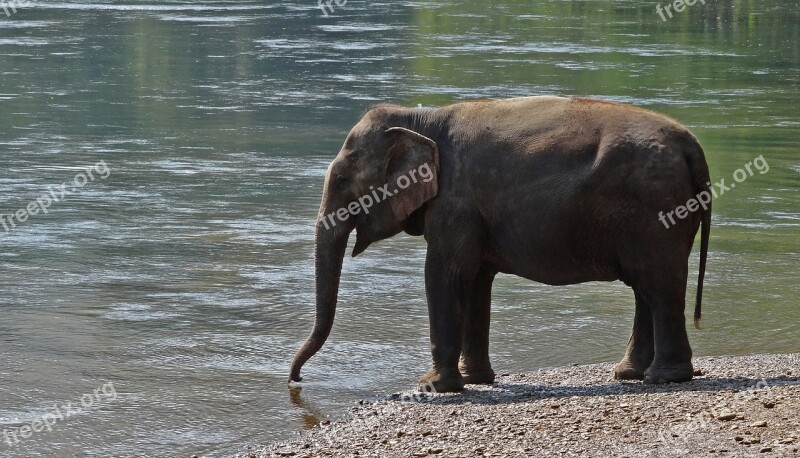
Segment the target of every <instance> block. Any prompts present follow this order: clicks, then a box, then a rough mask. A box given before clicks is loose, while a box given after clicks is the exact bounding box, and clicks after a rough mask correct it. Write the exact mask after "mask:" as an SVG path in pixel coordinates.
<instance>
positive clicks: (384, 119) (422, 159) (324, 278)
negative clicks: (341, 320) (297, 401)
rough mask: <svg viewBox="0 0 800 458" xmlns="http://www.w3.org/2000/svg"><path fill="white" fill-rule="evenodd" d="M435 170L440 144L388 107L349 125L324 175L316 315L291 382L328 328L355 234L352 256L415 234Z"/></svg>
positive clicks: (433, 186)
mask: <svg viewBox="0 0 800 458" xmlns="http://www.w3.org/2000/svg"><path fill="white" fill-rule="evenodd" d="M393 124H394V125H393ZM438 171H439V151H438V148H437V145H436V143H435V142H434V141H433V140H431V139H430V138H428V137H426V136H424V135H422V134H419V133H417V132H415V131H413V130H410V129H408V128H405V127H400V126H398V125H397V124H396V121H395V122H392V120H391V118H390V117H389V116H387V115H386V112H385V111H384V109H381V108H378V109H373V110H371V111H370V112H369V113H367V114H366V115H365V116H364V117H363V118H362V119H361V121H360V122H359V123H358V124H357V125H356V126H355V127H353V129H352V130H351V131H350V133H349V134H348V136H347V139H346V140H345V142H344V145H343V146H342V149H341V150H340V151H339V154H338V155H337V156H336V159H334V160H333V162H332V163H331V165H330V166H329V167H328V172H327V174H326V175H325V184H324V190H323V194H322V203H321V205H320V209H319V214H318V216H317V225H316V241H315V255H316V259H315V274H316V313H317V315H316V320H315V322H314V329H313V331H312V332H311V335H310V336H309V337H308V339H307V340H306V342H305V344H304V345H303V347H302V348H300V350H299V351H298V352H297V354H296V355H295V357H294V361H293V363H292V369H291V374H290V376H289V379H290V380H292V381H300V380H302V378H301V377H300V369H301V368H302V366H303V364H305V362H306V361H307V360H308V359H309V358H311V357H312V356H313V355H314V354H315V353H316V352H317V351H318V350H319V349H320V348H321V347H322V345H323V344H324V343H325V340H326V339H327V338H328V335H329V334H330V331H331V328H332V326H333V318H334V314H335V312H336V299H337V295H338V292H339V277H340V274H341V270H342V260H343V258H344V253H345V249H346V247H347V239H348V236H349V234H350V232H352V230H353V229H355V230H356V234H357V235H356V244H355V247H354V249H353V256H357V255H358V254H359V253H361V252H362V251H364V250H365V249H366V248H367V247H368V246H369V245H370V244H371V243H372V242H375V241H378V240H382V239H385V238H387V237H391V236H393V235H395V234H397V233H398V232H400V231H402V230H404V229H406V230H408V231H409V232H417V233H418V232H419V229H417V228H415V229H413V230H410V229H409V227H408V226H409V219H410V217H411V216H412V215H418V214H419V212H418V210H421V207H423V205H424V204H425V203H426V202H427V201H429V200H430V199H432V198H433V197H434V196H436V194H437V192H438ZM415 212H416V213H415ZM415 219H420V218H416V217H415Z"/></svg>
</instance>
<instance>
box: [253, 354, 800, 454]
mask: <svg viewBox="0 0 800 458" xmlns="http://www.w3.org/2000/svg"><path fill="white" fill-rule="evenodd" d="M693 364H694V365H695V367H702V368H703V371H702V372H703V374H704V375H703V377H702V378H697V379H694V380H692V381H691V382H687V383H682V384H669V385H644V384H641V383H638V382H622V383H620V382H616V381H613V380H610V377H609V375H610V374H611V370H612V367H613V364H593V365H586V366H577V367H571V366H570V367H566V368H552V369H541V370H539V371H536V372H534V373H530V374H519V375H517V374H515V375H513V376H512V377H508V378H505V377H503V378H501V377H498V381H497V383H495V384H494V385H493V386H486V385H481V386H478V385H469V386H467V387H466V389H465V391H464V392H463V393H460V394H449V393H448V394H432V395H430V396H429V397H427V398H426V400H425V402H424V403H419V402H402V399H403V398H404V396H405V397H407V394H408V393H410V392H411V391H409V392H406V393H401V394H399V395H397V396H394V397H386V398H385V400H383V401H374V402H370V403H369V404H367V403H366V402H365V403H363V404H360V405H359V406H356V407H355V408H354V410H353V411H352V413H351V416H350V417H351V418H350V419H349V420H345V421H335V422H332V423H330V424H329V425H327V426H325V427H324V428H315V429H312V430H309V431H307V432H305V433H303V435H302V436H301V438H300V439H299V440H298V441H296V442H288V443H282V444H272V445H266V446H262V447H259V448H258V449H257V450H254V451H248V452H247V453H246V454H244V455H243V458H267V457H278V456H309V457H314V458H316V457H339V456H356V455H357V456H359V457H376V458H377V457H380V458H383V457H401V456H420V457H424V456H428V457H430V456H437V457H438V456H470V457H473V456H484V457H489V456H496V457H505V456H620V457H621V456H628V457H637V456H654V452H655V453H656V454H657V456H687V457H688V456H698V455H704V454H708V453H713V454H714V455H713V456H719V457H724V456H737V457H738V456H751V455H752V454H754V453H758V452H760V453H770V454H771V455H774V456H795V457H798V458H800V445H798V443H797V442H798V440H797V436H798V434H797V432H798V431H800V416H798V415H797V412H798V411H800V373H798V374H797V375H793V376H791V377H789V378H782V379H781V383H780V384H773V383H772V381H773V380H775V378H776V377H777V376H776V375H775V374H785V373H787V371H788V370H789V369H790V368H796V367H800V353H793V354H786V355H753V356H744V357H714V358H696V359H695V360H693ZM794 372H798V371H794ZM762 379H764V380H767V381H768V382H769V383H770V386H769V390H768V391H767V390H763V388H757V387H752V386H750V385H752V384H753V383H754V382H753V381H754V380H762ZM759 389H761V390H763V392H762V391H759ZM742 393H747V394H746V395H742ZM392 399H395V400H392ZM356 402H357V400H354V403H356ZM759 404H761V405H763V406H764V408H765V409H760V408H758V409H757V410H755V411H754V410H753V407H754V406H758V405H759ZM767 409H768V410H767ZM715 414H716V415H715ZM745 417H747V419H748V420H749V421H734V420H737V419H745ZM752 417H756V418H758V420H757V419H756V418H752ZM767 425H769V427H767ZM300 426H301V425H298V429H299V428H300ZM755 428H758V429H757V430H756V429H755ZM756 444H758V445H756ZM731 449H735V451H734V452H733V453H731V452H730V450H731ZM579 450H580V451H579ZM712 451H713V452H712ZM771 455H770V456H771Z"/></svg>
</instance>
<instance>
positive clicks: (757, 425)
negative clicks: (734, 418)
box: [750, 420, 767, 428]
mask: <svg viewBox="0 0 800 458" xmlns="http://www.w3.org/2000/svg"><path fill="white" fill-rule="evenodd" d="M750 426H752V427H753V428H766V427H767V422H766V421H764V420H761V421H756V422H753V423H750Z"/></svg>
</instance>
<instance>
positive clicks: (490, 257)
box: [484, 241, 619, 285]
mask: <svg viewBox="0 0 800 458" xmlns="http://www.w3.org/2000/svg"><path fill="white" fill-rule="evenodd" d="M562 243H563V244H560V243H559V242H550V243H549V244H541V245H539V244H524V243H518V244H515V245H514V247H513V248H509V249H508V250H492V252H491V253H489V254H487V255H486V256H484V262H486V263H488V264H489V265H491V266H492V267H494V269H496V270H497V271H499V272H503V273H507V274H512V275H517V276H519V277H522V278H527V279H529V280H533V281H535V282H539V283H544V284H547V285H572V284H576V283H583V282H588V281H614V280H618V279H619V272H618V270H617V265H616V263H615V262H614V261H613V259H611V258H610V257H608V256H604V255H603V254H602V253H598V252H596V251H594V250H589V249H587V248H586V247H585V246H583V244H580V243H577V242H572V243H570V242H569V241H564V242H562Z"/></svg>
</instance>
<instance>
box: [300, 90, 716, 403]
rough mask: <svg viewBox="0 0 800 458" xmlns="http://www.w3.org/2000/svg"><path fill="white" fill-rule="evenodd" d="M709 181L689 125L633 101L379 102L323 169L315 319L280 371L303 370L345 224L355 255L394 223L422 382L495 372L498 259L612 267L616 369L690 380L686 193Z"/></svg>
mask: <svg viewBox="0 0 800 458" xmlns="http://www.w3.org/2000/svg"><path fill="white" fill-rule="evenodd" d="M426 168H427V171H426ZM709 181H710V179H709V172H708V165H707V163H706V159H705V154H704V152H703V149H702V147H701V146H700V144H699V142H698V140H697V139H696V138H695V136H694V135H693V134H692V133H691V132H690V131H689V130H688V129H687V128H686V127H684V126H683V125H681V124H679V123H678V122H677V121H674V120H672V119H670V118H668V117H666V116H663V115H660V114H657V113H654V112H651V111H647V110H644V109H641V108H638V107H634V106H630V105H625V104H621V103H616V102H611V101H604V100H596V99H588V98H577V97H575V98H565V97H555V96H534V97H520V98H511V99H504V100H481V101H468V102H461V103H456V104H452V105H447V106H442V107H433V108H421V107H418V108H406V107H403V106H399V105H393V104H379V105H375V106H373V107H371V108H370V109H369V110H368V111H367V112H366V114H364V115H363V117H362V118H361V119H360V120H359V122H358V123H357V124H356V125H355V126H354V127H353V128H352V130H350V132H349V134H348V135H347V137H346V139H345V141H344V144H343V146H342V147H341V150H340V151H339V153H338V155H337V156H336V158H335V159H334V160H333V161H332V162H331V164H330V166H329V167H328V170H327V173H326V175H325V182H324V189H323V192H322V202H321V205H320V209H319V214H318V216H317V223H316V234H315V276H316V319H315V322H314V327H313V330H312V332H311V334H310V335H309V336H308V338H307V340H306V341H305V344H304V345H303V346H302V347H301V348H300V350H298V352H297V354H296V355H295V357H294V360H293V363H292V366H291V373H290V376H289V381H290V382H292V381H300V380H302V378H301V377H300V369H301V368H302V366H303V365H304V364H305V363H306V361H307V360H308V359H309V358H311V357H312V356H313V355H314V354H315V353H316V352H317V351H318V350H319V349H320V348H321V347H322V345H323V344H324V343H325V341H326V340H327V338H328V336H329V334H330V331H331V328H332V326H333V321H334V314H335V311H336V303H337V295H338V288H339V280H340V276H341V269H342V262H343V258H344V255H345V251H346V249H347V242H348V237H349V234H350V233H351V232H352V231H353V230H354V229H355V231H356V242H355V246H354V248H353V252H352V256H357V255H358V254H360V253H362V252H363V251H364V250H365V249H366V248H367V247H368V246H369V245H370V244H372V243H374V242H377V241H379V240H383V239H386V238H388V237H391V236H393V235H395V234H398V233H400V232H401V231H405V232H406V233H408V234H410V235H414V236H419V235H422V236H424V237H425V241H426V242H427V251H426V258H425V269H424V270H425V273H424V274H425V292H426V298H427V303H428V315H429V320H430V323H429V325H430V340H431V353H432V361H433V364H432V368H431V369H430V370H429V371H428V372H427V373H425V374H424V375H423V376H422V378H421V379H420V386H427V387H432V389H434V390H436V391H437V392H454V391H461V390H463V388H464V385H465V384H491V383H493V382H494V379H495V372H494V370H493V369H492V366H491V363H490V361H489V322H490V302H491V289H492V282H493V280H494V278H495V276H496V275H497V274H498V273H505V274H513V275H517V276H520V277H523V278H526V279H529V280H533V281H535V282H539V283H544V284H548V285H568V284H575V283H581V282H588V281H616V280H620V281H622V282H623V283H624V284H625V285H627V286H629V287H630V288H631V289H632V290H633V292H634V298H635V307H636V308H635V312H634V318H633V330H632V332H631V335H630V338H629V340H628V344H627V348H626V350H625V353H624V356H623V358H622V360H621V362H619V363H618V364H617V365H616V366H615V367H614V371H613V375H614V377H615V379H618V380H641V381H643V382H644V383H668V382H684V381H688V380H690V379H691V378H692V377H693V375H694V370H693V367H692V363H691V357H692V350H691V347H690V345H689V339H688V336H687V332H686V323H685V317H684V309H685V294H686V287H687V277H688V260H689V255H690V253H691V250H692V245H693V243H694V240H695V236H696V234H697V232H698V229H699V228H700V226H701V225H702V230H701V237H700V239H701V240H700V260H699V263H700V268H699V272H698V279H697V282H698V283H697V294H696V299H695V310H694V322H695V326H697V327H698V328H699V320H700V317H701V301H702V293H703V277H704V275H705V268H706V258H707V253H708V239H709V232H710V224H711V205H710V200H711V199H710V197H709V198H708V199H707V200H708V202H706V203H704V204H703V205H697V199H699V197H697V196H704V195H707V196H710V194H708V191H709V189H710V183H709ZM378 191H380V192H378ZM367 197H369V199H367ZM692 201H694V202H695V205H694V206H692V205H691V204H690V205H689V210H687V209H686V206H685V205H686V204H687V203H691V202H692ZM368 204H369V205H368ZM692 207H694V208H692ZM681 208H683V211H680V209H681ZM664 212H668V213H667V216H669V219H670V222H671V223H672V224H667V223H666V219H665V218H664V215H665V214H664ZM673 214H675V215H676V216H677V217H673Z"/></svg>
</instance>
